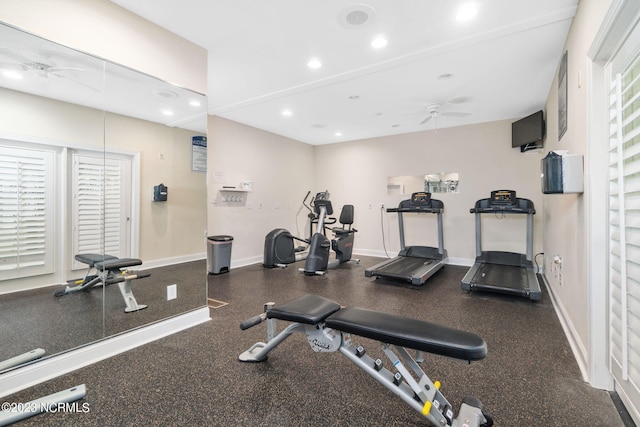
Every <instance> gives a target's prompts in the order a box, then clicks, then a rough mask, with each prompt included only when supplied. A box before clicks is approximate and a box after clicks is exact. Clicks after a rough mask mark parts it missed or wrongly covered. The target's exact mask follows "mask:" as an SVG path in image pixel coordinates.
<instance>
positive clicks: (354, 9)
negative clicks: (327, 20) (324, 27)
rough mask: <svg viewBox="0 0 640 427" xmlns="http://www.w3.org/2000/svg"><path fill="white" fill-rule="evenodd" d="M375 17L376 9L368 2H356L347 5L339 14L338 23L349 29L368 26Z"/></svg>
mask: <svg viewBox="0 0 640 427" xmlns="http://www.w3.org/2000/svg"><path fill="white" fill-rule="evenodd" d="M375 19H376V11H375V9H374V8H372V7H371V6H369V5H368V4H356V5H353V6H349V7H345V8H344V9H342V10H341V11H340V13H339V14H338V23H339V24H340V26H342V27H343V28H347V29H359V28H365V27H368V26H369V25H370V24H371V23H372V22H373V21H375Z"/></svg>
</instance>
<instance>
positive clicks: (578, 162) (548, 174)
mask: <svg viewBox="0 0 640 427" xmlns="http://www.w3.org/2000/svg"><path fill="white" fill-rule="evenodd" d="M540 166H541V169H542V175H541V178H542V192H543V193H544V194H567V193H582V192H584V166H583V159H582V155H580V154H568V153H567V152H566V151H550V152H549V153H548V154H547V155H546V156H545V157H544V158H543V159H542V160H541V165H540Z"/></svg>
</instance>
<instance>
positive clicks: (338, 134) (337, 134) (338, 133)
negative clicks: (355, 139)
mask: <svg viewBox="0 0 640 427" xmlns="http://www.w3.org/2000/svg"><path fill="white" fill-rule="evenodd" d="M334 135H335V136H342V132H340V131H338V132H336V133H335V134H334Z"/></svg>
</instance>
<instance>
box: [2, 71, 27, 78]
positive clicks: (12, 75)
mask: <svg viewBox="0 0 640 427" xmlns="http://www.w3.org/2000/svg"><path fill="white" fill-rule="evenodd" d="M2 75H3V76H5V77H6V78H8V79H13V80H20V79H22V73H20V72H18V71H14V70H2Z"/></svg>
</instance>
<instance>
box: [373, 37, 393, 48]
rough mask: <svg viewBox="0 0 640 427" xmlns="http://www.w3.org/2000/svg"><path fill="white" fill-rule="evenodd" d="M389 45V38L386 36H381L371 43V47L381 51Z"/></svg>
mask: <svg viewBox="0 0 640 427" xmlns="http://www.w3.org/2000/svg"><path fill="white" fill-rule="evenodd" d="M387 43H389V40H387V38H386V37H385V36H384V35H382V34H380V35H378V36H376V38H375V39H373V40H372V41H371V47H373V48H375V49H381V48H383V47H385V46H386V45H387Z"/></svg>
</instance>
